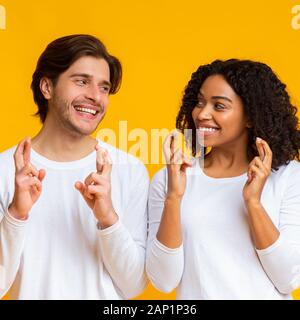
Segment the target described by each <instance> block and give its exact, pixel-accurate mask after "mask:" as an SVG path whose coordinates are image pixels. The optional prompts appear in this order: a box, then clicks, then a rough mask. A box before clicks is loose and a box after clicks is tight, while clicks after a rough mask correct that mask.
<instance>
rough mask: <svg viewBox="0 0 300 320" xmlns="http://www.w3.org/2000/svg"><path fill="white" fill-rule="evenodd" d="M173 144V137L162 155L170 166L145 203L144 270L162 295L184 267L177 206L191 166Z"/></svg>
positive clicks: (155, 180) (157, 178)
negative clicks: (147, 231)
mask: <svg viewBox="0 0 300 320" xmlns="http://www.w3.org/2000/svg"><path fill="white" fill-rule="evenodd" d="M175 139H176V137H175ZM174 143H175V142H174V139H172V136H169V137H168V138H167V139H166V142H165V144H164V152H165V157H166V160H167V162H168V163H169V164H168V165H167V170H163V171H160V172H158V174H156V176H155V177H154V178H153V181H152V184H151V188H150V193H149V201H148V211H149V235H148V248H147V260H146V270H147V274H148V277H149V279H150V280H151V282H152V283H153V285H154V286H155V287H156V288H157V289H158V290H161V291H164V292H170V291H172V290H173V289H174V288H176V287H177V286H178V284H179V282H180V280H181V277H182V273H183V265H184V256H183V245H182V232H181V216H180V206H181V199H182V196H183V194H184V191H185V185H186V173H185V170H186V168H187V167H188V166H190V164H189V163H188V162H187V161H186V159H184V157H183V155H181V153H180V152H175V146H174ZM166 171H167V176H168V187H167V192H166Z"/></svg>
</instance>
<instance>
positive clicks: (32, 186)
mask: <svg viewBox="0 0 300 320" xmlns="http://www.w3.org/2000/svg"><path fill="white" fill-rule="evenodd" d="M30 149H31V140H30V139H29V138H26V139H24V140H22V141H21V142H20V143H19V144H18V146H17V149H16V151H15V153H14V162H15V168H16V172H15V193H14V197H13V200H12V203H11V204H10V206H9V208H8V210H9V213H10V214H11V215H12V216H13V217H14V218H16V219H19V220H26V219H27V218H28V215H29V211H30V210H31V208H32V206H33V205H34V204H35V202H36V201H37V200H38V198H39V197H40V195H41V192H42V181H43V179H44V177H45V175H46V172H45V170H43V169H41V170H37V169H36V168H35V167H34V166H33V165H32V164H31V163H30Z"/></svg>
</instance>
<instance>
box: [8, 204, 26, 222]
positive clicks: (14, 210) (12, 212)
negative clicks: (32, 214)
mask: <svg viewBox="0 0 300 320" xmlns="http://www.w3.org/2000/svg"><path fill="white" fill-rule="evenodd" d="M7 210H8V212H9V214H10V215H11V216H12V217H13V218H15V219H17V220H27V219H28V213H20V212H19V211H18V210H17V208H16V207H15V206H14V204H13V203H11V204H10V205H9V207H8V209H7Z"/></svg>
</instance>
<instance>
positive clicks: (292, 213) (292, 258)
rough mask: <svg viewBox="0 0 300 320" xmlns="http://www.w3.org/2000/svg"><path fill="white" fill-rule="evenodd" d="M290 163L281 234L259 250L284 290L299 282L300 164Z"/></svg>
mask: <svg viewBox="0 0 300 320" xmlns="http://www.w3.org/2000/svg"><path fill="white" fill-rule="evenodd" d="M290 166H291V170H289V174H288V176H287V182H286V187H285V188H284V191H283V198H282V201H281V207H280V218H279V232H280V236H279V238H278V239H277V241H276V242H275V243H273V244H272V245H271V246H270V247H268V248H266V249H263V250H256V251H257V254H258V256H259V259H260V261H261V263H262V266H263V268H264V270H265V272H266V273H267V275H268V277H269V278H270V280H271V281H272V282H273V284H274V285H275V287H276V288H277V289H278V290H279V291H280V292H281V293H283V294H289V293H291V292H292V291H293V290H295V289H297V288H298V287H299V286H300V164H298V163H290Z"/></svg>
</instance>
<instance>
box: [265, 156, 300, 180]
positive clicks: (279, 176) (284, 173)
mask: <svg viewBox="0 0 300 320" xmlns="http://www.w3.org/2000/svg"><path fill="white" fill-rule="evenodd" d="M299 175H300V162H298V161H296V160H292V161H290V162H289V163H288V164H286V165H282V166H280V167H279V169H278V170H277V171H273V172H272V174H271V176H274V178H275V179H276V180H277V181H278V180H282V181H285V180H287V179H288V180H290V179H292V180H294V179H299ZM299 182H300V181H299Z"/></svg>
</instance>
